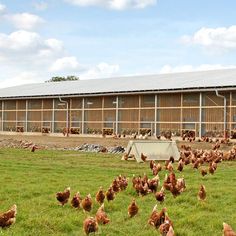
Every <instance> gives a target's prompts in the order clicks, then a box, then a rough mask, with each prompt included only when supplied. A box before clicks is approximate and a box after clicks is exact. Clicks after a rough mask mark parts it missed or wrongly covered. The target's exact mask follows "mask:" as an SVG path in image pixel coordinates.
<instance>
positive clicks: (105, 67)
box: [79, 62, 120, 79]
mask: <svg viewBox="0 0 236 236" xmlns="http://www.w3.org/2000/svg"><path fill="white" fill-rule="evenodd" d="M119 69H120V67H119V65H110V64H107V63H105V62H101V63H99V64H98V65H96V66H95V67H92V68H90V69H88V70H87V71H86V72H84V73H82V74H81V75H80V76H79V77H80V78H81V79H97V78H108V77H112V76H115V75H117V74H118V72H119Z"/></svg>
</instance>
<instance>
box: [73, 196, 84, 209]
mask: <svg viewBox="0 0 236 236" xmlns="http://www.w3.org/2000/svg"><path fill="white" fill-rule="evenodd" d="M81 202H82V198H81V196H80V193H79V192H77V193H76V194H75V195H74V197H73V198H72V199H71V206H72V207H74V208H80V204H81Z"/></svg>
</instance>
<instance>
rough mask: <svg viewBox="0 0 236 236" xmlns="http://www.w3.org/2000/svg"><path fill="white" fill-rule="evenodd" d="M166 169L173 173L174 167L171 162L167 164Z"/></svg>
mask: <svg viewBox="0 0 236 236" xmlns="http://www.w3.org/2000/svg"><path fill="white" fill-rule="evenodd" d="M166 169H167V170H168V171H169V172H172V171H174V167H173V165H172V162H171V161H170V162H169V164H168V165H167V167H166Z"/></svg>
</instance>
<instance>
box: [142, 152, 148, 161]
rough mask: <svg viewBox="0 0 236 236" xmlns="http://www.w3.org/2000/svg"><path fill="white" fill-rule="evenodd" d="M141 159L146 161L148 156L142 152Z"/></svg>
mask: <svg viewBox="0 0 236 236" xmlns="http://www.w3.org/2000/svg"><path fill="white" fill-rule="evenodd" d="M141 159H142V161H144V162H145V161H146V160H147V156H145V155H144V154H143V153H141Z"/></svg>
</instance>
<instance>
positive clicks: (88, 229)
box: [84, 217, 98, 235]
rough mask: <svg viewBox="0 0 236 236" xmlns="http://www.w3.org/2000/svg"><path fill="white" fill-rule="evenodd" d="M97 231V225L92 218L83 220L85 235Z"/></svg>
mask: <svg viewBox="0 0 236 236" xmlns="http://www.w3.org/2000/svg"><path fill="white" fill-rule="evenodd" d="M97 231H98V223H97V221H96V220H95V219H94V218H93V217H88V218H87V219H85V220H84V232H85V234H86V235H89V234H90V233H95V232H97Z"/></svg>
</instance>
